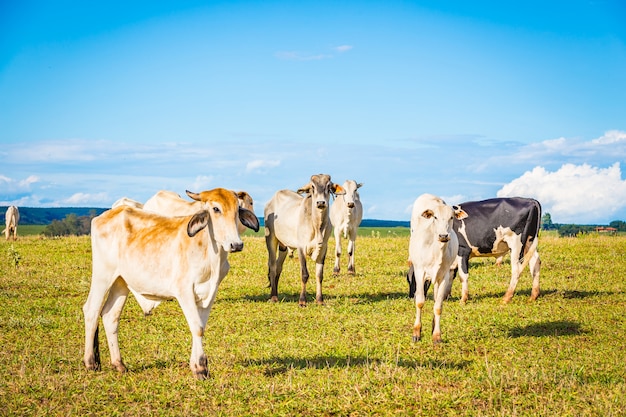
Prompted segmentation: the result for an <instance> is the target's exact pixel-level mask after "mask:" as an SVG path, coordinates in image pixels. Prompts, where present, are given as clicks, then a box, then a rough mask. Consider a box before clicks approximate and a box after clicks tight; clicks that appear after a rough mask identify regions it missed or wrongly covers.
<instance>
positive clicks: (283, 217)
mask: <svg viewBox="0 0 626 417" xmlns="http://www.w3.org/2000/svg"><path fill="white" fill-rule="evenodd" d="M344 192H345V191H344V190H343V188H342V187H341V186H340V185H338V184H333V182H332V181H331V179H330V175H327V174H319V175H312V176H311V181H310V182H309V183H308V184H306V185H305V186H304V187H302V188H300V189H299V190H298V191H297V192H294V191H291V190H281V191H278V192H276V194H274V196H273V197H272V198H271V199H270V201H269V202H268V203H267V204H266V205H265V243H266V245H267V252H268V262H267V267H268V274H267V275H268V279H269V281H270V288H271V294H270V297H271V301H274V302H276V301H278V280H279V279H280V274H281V272H282V269H283V263H284V262H285V258H286V257H287V249H288V248H291V249H294V250H297V251H298V259H299V260H300V275H301V278H302V291H301V292H300V300H299V303H300V305H301V306H305V305H306V283H307V281H308V279H309V271H308V269H307V265H306V258H307V257H310V258H311V259H312V260H313V261H315V278H316V281H317V283H316V295H315V300H316V302H317V303H318V304H323V302H324V299H323V296H322V281H323V279H324V261H325V259H326V250H327V248H328V238H329V237H330V232H331V228H332V225H331V223H330V218H329V215H328V205H329V199H330V195H331V194H343V193H344ZM276 252H278V257H277V253H276Z"/></svg>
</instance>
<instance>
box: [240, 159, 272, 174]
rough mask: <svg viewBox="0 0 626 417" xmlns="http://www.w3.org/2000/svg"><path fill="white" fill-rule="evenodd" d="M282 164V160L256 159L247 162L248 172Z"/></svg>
mask: <svg viewBox="0 0 626 417" xmlns="http://www.w3.org/2000/svg"><path fill="white" fill-rule="evenodd" d="M279 165H280V160H266V159H255V160H254V161H250V162H248V163H247V164H246V172H252V171H264V170H267V169H268V168H276V167H277V166H279Z"/></svg>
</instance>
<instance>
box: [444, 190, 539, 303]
mask: <svg viewBox="0 0 626 417" xmlns="http://www.w3.org/2000/svg"><path fill="white" fill-rule="evenodd" d="M459 206H460V207H461V208H462V209H463V210H464V211H465V212H466V213H467V214H468V218H467V219H464V220H457V221H455V222H454V230H455V231H456V232H457V235H458V237H459V254H458V259H457V266H458V272H459V277H460V279H461V285H462V290H461V291H462V294H461V303H465V302H466V301H467V299H468V297H469V289H468V287H469V285H468V277H469V260H470V259H471V258H474V257H494V258H498V259H500V260H501V258H502V257H503V256H504V255H506V254H507V253H509V252H510V254H511V281H510V283H509V288H508V290H507V291H506V293H505V294H504V298H503V302H505V303H508V302H510V301H511V299H512V298H513V294H514V293H515V288H516V287H517V281H518V280H519V277H520V275H521V274H522V272H523V271H524V268H525V267H526V265H529V269H530V273H531V275H532V278H533V284H532V292H531V294H530V299H531V300H535V299H536V298H537V297H538V296H539V272H540V269H541V260H540V258H539V252H538V251H537V245H538V242H539V239H538V234H539V227H540V226H541V204H539V202H538V201H537V200H534V199H531V198H521V197H512V198H492V199H489V200H482V201H469V202H466V203H461V204H459Z"/></svg>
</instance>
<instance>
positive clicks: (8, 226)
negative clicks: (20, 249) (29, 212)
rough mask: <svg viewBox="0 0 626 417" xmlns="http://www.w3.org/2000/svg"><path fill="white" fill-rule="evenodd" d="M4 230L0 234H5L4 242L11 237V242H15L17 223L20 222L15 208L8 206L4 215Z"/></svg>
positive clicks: (18, 213) (18, 212)
mask: <svg viewBox="0 0 626 417" xmlns="http://www.w3.org/2000/svg"><path fill="white" fill-rule="evenodd" d="M4 217H5V222H4V225H5V228H4V230H3V231H2V233H4V234H5V238H6V240H9V237H11V235H13V240H17V223H18V222H19V221H20V211H19V210H18V208H17V207H16V206H9V207H8V208H7V212H6V213H5V216H4Z"/></svg>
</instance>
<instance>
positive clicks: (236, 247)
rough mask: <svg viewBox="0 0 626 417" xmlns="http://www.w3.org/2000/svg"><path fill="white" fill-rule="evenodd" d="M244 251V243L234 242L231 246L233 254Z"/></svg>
mask: <svg viewBox="0 0 626 417" xmlns="http://www.w3.org/2000/svg"><path fill="white" fill-rule="evenodd" d="M242 250H243V242H233V243H231V244H230V251H231V252H241V251H242Z"/></svg>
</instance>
